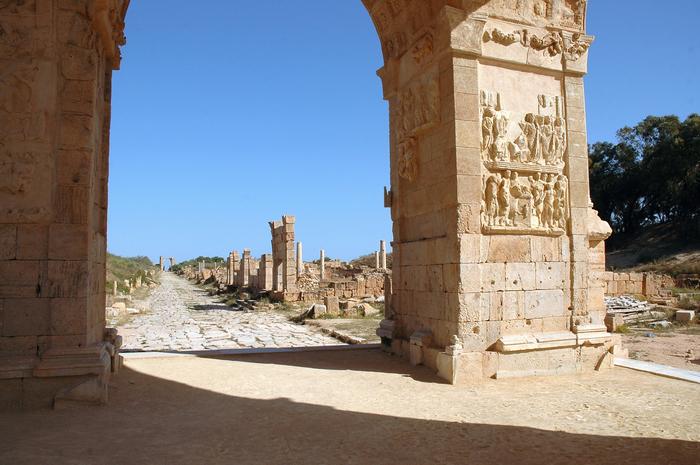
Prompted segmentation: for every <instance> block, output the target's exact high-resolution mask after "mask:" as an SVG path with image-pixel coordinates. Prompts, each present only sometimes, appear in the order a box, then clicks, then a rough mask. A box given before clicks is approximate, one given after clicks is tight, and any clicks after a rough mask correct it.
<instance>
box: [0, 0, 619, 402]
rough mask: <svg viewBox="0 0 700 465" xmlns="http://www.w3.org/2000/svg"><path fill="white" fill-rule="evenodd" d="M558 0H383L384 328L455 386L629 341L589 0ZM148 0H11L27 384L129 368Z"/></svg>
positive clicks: (101, 378)
mask: <svg viewBox="0 0 700 465" xmlns="http://www.w3.org/2000/svg"><path fill="white" fill-rule="evenodd" d="M538 2H540V3H541V0H462V1H455V0H363V3H364V5H365V6H366V8H367V10H368V12H369V14H370V17H371V18H372V21H373V22H374V24H375V27H376V29H377V33H378V34H379V37H380V40H381V43H382V50H383V53H384V59H385V64H384V66H383V67H382V69H380V70H379V71H378V74H379V76H380V78H381V79H382V83H383V88H384V97H385V98H386V99H387V100H388V101H389V106H390V147H391V153H390V157H391V163H390V166H391V190H390V191H389V192H387V195H386V199H385V203H386V205H387V207H389V208H391V215H392V221H393V232H394V240H393V250H394V269H393V285H391V286H389V287H390V288H391V289H392V291H391V294H390V296H389V297H390V299H389V302H390V304H389V305H388V309H387V314H386V319H385V321H383V322H382V326H381V328H380V330H379V334H380V335H381V336H382V339H383V341H384V342H385V343H386V344H387V345H390V346H391V348H392V350H393V351H394V352H396V353H399V354H402V355H405V356H410V358H411V361H412V362H414V363H423V364H426V365H428V366H430V367H432V368H434V369H436V370H438V371H439V372H440V374H441V375H442V376H444V377H445V378H447V379H449V380H450V381H452V382H456V381H458V380H459V378H460V376H461V377H464V376H468V377H481V376H494V375H497V376H518V375H523V374H554V373H561V372H571V371H577V370H581V369H585V368H592V366H593V365H594V364H595V363H594V362H597V358H598V357H599V356H600V355H601V354H602V353H603V352H604V351H605V350H606V349H607V347H608V346H609V344H610V341H611V339H610V337H609V335H608V334H607V333H606V332H605V330H604V327H602V326H601V323H602V318H601V311H602V310H603V307H602V305H603V303H602V288H601V287H600V286H599V285H598V282H597V276H596V273H595V272H593V271H591V270H594V271H595V270H599V269H600V263H598V262H595V261H594V260H592V259H590V258H589V257H590V256H592V255H591V250H590V246H591V244H593V243H595V244H596V247H599V244H601V243H602V239H604V235H602V236H601V234H600V231H601V230H605V228H602V227H600V225H599V224H594V223H595V218H596V217H595V215H594V214H592V213H591V212H592V210H591V205H590V204H589V199H588V172H587V153H586V129H585V102H584V99H583V80H582V77H583V75H584V74H585V73H586V70H587V57H588V50H589V47H590V45H591V42H592V38H591V37H589V36H587V35H585V8H586V0H551V1H548V2H545V3H546V4H547V8H544V9H543V8H542V7H541V5H540V6H538ZM128 5H129V0H95V1H89V0H75V1H71V2H55V1H51V0H36V1H34V2H12V1H11V2H4V3H3V4H2V5H0V25H1V26H2V30H3V31H4V32H5V33H4V34H2V35H0V57H1V58H3V59H4V60H6V62H7V63H8V66H7V67H6V68H5V69H3V71H2V74H1V75H0V87H2V92H0V174H2V176H0V246H1V248H0V312H1V313H2V325H1V326H0V328H1V329H0V331H1V332H0V356H1V357H0V359H1V360H2V361H1V362H0V382H3V383H8V385H11V386H14V387H16V389H18V390H19V394H18V396H19V398H22V396H25V397H26V396H31V395H32V393H31V392H29V391H27V390H25V389H24V388H23V387H22V386H23V385H24V384H23V382H22V380H32V382H35V383H39V384H42V383H44V384H45V385H46V386H53V388H51V389H45V390H41V392H42V393H43V395H44V397H43V398H42V399H41V400H42V401H45V402H47V403H48V402H50V401H52V400H53V399H54V398H56V399H61V398H75V397H76V396H78V395H80V396H83V398H84V396H85V393H86V392H87V393H88V399H89V400H92V401H95V402H102V401H104V400H105V399H106V386H107V379H108V378H109V374H110V371H111V370H115V369H116V367H117V364H116V363H115V362H116V357H115V347H116V346H117V345H118V336H116V334H114V332H113V331H108V330H106V329H105V317H104V305H103V303H104V300H103V299H104V294H105V282H104V281H105V254H106V221H107V220H106V218H107V215H106V212H107V202H108V200H107V177H108V157H109V127H110V103H111V75H112V71H113V70H116V69H119V64H120V59H121V56H120V51H119V47H120V46H121V45H122V44H123V43H124V41H125V38H124V21H125V15H126V11H127V8H128ZM529 115H532V116H529ZM529 125H532V127H530V126H529ZM521 133H522V134H521ZM533 134H538V135H537V136H536V137H537V139H535V136H533ZM543 202H546V204H545V205H544V206H543V207H541V204H542V203H543ZM545 211H546V214H545ZM591 224H593V226H592V227H591V226H589V225H591ZM522 367H530V368H528V369H523V368H522ZM528 370H529V371H528ZM17 380H19V382H17ZM12 383H14V384H12ZM81 383H83V384H82V387H80V388H78V391H76V390H74V388H75V387H76V386H77V385H80V384H81Z"/></svg>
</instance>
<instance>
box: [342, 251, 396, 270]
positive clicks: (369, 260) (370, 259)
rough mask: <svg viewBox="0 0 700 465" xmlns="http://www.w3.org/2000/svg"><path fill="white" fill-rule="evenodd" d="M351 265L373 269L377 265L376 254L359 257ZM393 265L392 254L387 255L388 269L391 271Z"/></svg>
mask: <svg viewBox="0 0 700 465" xmlns="http://www.w3.org/2000/svg"><path fill="white" fill-rule="evenodd" d="M350 264H351V265H355V266H369V267H370V268H373V267H374V265H376V263H375V257H374V252H373V253H370V254H367V255H362V256H361V257H357V258H355V259H354V260H351V261H350ZM391 264H392V259H391V253H387V254H386V266H387V268H389V269H391Z"/></svg>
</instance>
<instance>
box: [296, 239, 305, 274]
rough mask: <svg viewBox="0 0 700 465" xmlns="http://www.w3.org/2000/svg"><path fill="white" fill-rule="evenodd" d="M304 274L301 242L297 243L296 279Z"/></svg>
mask: <svg viewBox="0 0 700 465" xmlns="http://www.w3.org/2000/svg"><path fill="white" fill-rule="evenodd" d="M303 273H304V258H303V256H302V245H301V242H297V279H299V276H301V275H302V274H303Z"/></svg>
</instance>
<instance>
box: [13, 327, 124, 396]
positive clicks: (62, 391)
mask: <svg viewBox="0 0 700 465" xmlns="http://www.w3.org/2000/svg"><path fill="white" fill-rule="evenodd" d="M105 338H106V341H105V342H100V343H98V344H95V345H93V346H90V347H85V348H52V349H49V350H47V351H46V352H45V353H44V354H42V356H41V357H37V356H19V355H18V356H9V357H4V358H3V359H1V360H0V410H17V409H36V408H50V407H54V408H65V407H67V406H70V405H76V404H81V405H85V404H88V405H104V404H106V403H107V400H108V385H109V380H110V377H111V375H112V373H115V374H116V373H117V372H118V370H119V368H120V366H121V364H122V357H121V355H119V347H120V346H121V337H119V336H117V335H116V332H115V331H114V330H107V331H106V334H105Z"/></svg>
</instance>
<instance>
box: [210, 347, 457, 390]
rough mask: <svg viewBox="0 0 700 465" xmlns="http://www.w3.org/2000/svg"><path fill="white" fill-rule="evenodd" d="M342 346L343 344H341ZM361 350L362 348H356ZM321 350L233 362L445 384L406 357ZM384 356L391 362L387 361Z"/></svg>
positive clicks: (376, 351) (254, 357)
mask: <svg viewBox="0 0 700 465" xmlns="http://www.w3.org/2000/svg"><path fill="white" fill-rule="evenodd" d="M341 347H343V346H341ZM356 350H362V349H356ZM371 352H374V353H380V352H381V349H367V353H371ZM323 353H324V351H323V350H320V351H318V352H292V353H277V354H274V356H270V355H271V354H250V355H245V356H243V357H237V358H236V359H235V360H236V361H239V362H240V361H243V362H246V363H260V364H265V365H284V366H294V367H299V368H312V369H316V370H338V371H357V372H370V373H372V372H374V373H394V374H399V375H403V376H406V377H410V378H412V379H413V380H415V381H419V382H422V383H437V384H447V382H446V381H445V380H443V379H442V378H440V377H438V376H437V375H436V374H435V373H434V372H432V371H431V370H430V369H428V368H426V367H424V366H418V367H413V366H411V365H410V364H409V363H406V361H405V360H400V359H398V358H397V357H394V356H391V355H389V354H387V355H386V357H343V358H340V357H334V356H332V355H330V356H323ZM197 356H198V357H199V358H212V359H217V360H227V359H228V360H232V358H231V357H224V356H219V355H215V353H214V354H208V353H206V352H204V353H199V354H197ZM387 358H389V359H390V363H387V360H386V359H387Z"/></svg>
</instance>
